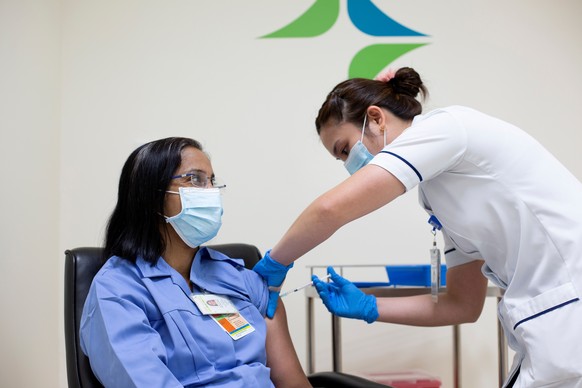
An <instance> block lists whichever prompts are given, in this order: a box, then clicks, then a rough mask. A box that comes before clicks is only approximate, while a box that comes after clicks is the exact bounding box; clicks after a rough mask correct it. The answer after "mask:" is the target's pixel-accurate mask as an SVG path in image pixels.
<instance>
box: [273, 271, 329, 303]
mask: <svg viewBox="0 0 582 388" xmlns="http://www.w3.org/2000/svg"><path fill="white" fill-rule="evenodd" d="M330 277H331V275H329V274H328V275H327V276H325V277H324V278H322V279H321V280H324V279H329V278H330ZM312 285H313V281H311V282H309V283H307V284H304V285H303V286H301V287H297V288H294V289H292V290H290V291H286V292H283V293H282V294H281V295H279V296H280V297H281V298H282V297H284V296H287V295H289V294H292V293H294V292H297V291H299V290H302V289H304V288H305V287H309V286H312Z"/></svg>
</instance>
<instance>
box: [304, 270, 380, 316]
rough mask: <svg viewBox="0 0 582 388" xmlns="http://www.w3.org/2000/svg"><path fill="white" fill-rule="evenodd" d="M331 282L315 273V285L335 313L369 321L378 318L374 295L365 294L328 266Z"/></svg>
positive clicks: (322, 298)
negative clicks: (322, 279)
mask: <svg viewBox="0 0 582 388" xmlns="http://www.w3.org/2000/svg"><path fill="white" fill-rule="evenodd" d="M327 273H328V274H330V275H331V280H332V281H331V282H329V283H327V282H324V281H321V279H319V278H318V277H317V276H315V275H313V276H312V280H313V285H314V286H315V288H316V289H317V293H318V294H319V296H320V297H321V300H322V301H323V304H324V305H325V307H327V309H328V310H329V311H330V312H331V313H332V314H335V315H338V316H340V317H345V318H356V319H363V320H364V321H366V322H368V323H372V322H374V321H375V320H376V319H378V307H377V306H376V297H375V296H374V295H366V294H364V293H363V292H362V291H361V290H360V289H358V287H356V286H355V285H354V284H353V283H352V282H350V281H349V280H348V279H346V278H343V277H341V276H340V275H338V274H337V273H336V272H335V271H334V270H333V267H327Z"/></svg>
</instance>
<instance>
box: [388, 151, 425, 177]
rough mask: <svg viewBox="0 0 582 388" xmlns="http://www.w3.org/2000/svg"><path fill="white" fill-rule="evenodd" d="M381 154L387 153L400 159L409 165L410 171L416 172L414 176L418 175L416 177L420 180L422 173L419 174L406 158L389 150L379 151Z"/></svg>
mask: <svg viewBox="0 0 582 388" xmlns="http://www.w3.org/2000/svg"><path fill="white" fill-rule="evenodd" d="M380 152H381V153H383V154H388V155H392V156H394V157H396V158H398V159H400V160H402V161H403V162H404V163H406V165H407V166H408V167H410V168H411V169H412V171H414V173H415V174H416V176H417V177H418V179H419V180H420V181H421V182H422V175H420V172H418V170H417V169H416V168H415V167H414V166H413V165H412V164H411V163H410V162H409V161H408V160H406V159H404V158H403V157H402V156H400V155H396V154H395V153H394V152H390V151H380Z"/></svg>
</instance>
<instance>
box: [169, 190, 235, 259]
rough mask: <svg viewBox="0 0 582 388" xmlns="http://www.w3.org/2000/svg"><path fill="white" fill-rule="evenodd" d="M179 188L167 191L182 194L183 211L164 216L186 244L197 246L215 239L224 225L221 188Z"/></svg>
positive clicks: (192, 246) (191, 246)
mask: <svg viewBox="0 0 582 388" xmlns="http://www.w3.org/2000/svg"><path fill="white" fill-rule="evenodd" d="M179 190H180V191H179V192H176V191H166V192H167V193H170V194H179V195H180V201H181V203H182V211H181V212H180V213H178V214H176V215H175V216H173V217H166V216H164V217H165V218H166V222H167V223H169V224H170V225H172V227H173V228H174V230H175V231H176V233H178V236H180V238H182V240H184V242H185V243H186V245H188V246H189V247H190V248H196V247H198V246H200V245H202V244H204V243H205V242H207V241H210V240H211V239H213V238H214V237H215V236H216V235H217V234H218V231H219V230H220V227H221V226H222V213H223V210H222V200H221V197H220V190H219V189H217V188H212V189H201V188H197V187H180V189H179Z"/></svg>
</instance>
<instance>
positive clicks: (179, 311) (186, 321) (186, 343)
mask: <svg viewBox="0 0 582 388" xmlns="http://www.w3.org/2000/svg"><path fill="white" fill-rule="evenodd" d="M230 299H231V301H232V302H233V304H234V305H235V307H236V308H237V309H238V310H239V313H240V315H241V316H242V317H243V318H244V319H245V320H246V321H247V322H248V323H249V324H250V325H251V326H252V327H253V328H254V329H255V330H254V331H253V332H252V333H250V334H248V335H246V336H244V337H242V338H240V339H238V340H234V339H233V338H231V337H230V335H229V334H228V333H227V332H226V331H225V330H224V329H223V328H222V327H221V326H220V325H218V323H217V322H215V321H214V319H213V318H212V317H211V316H209V315H203V314H202V313H201V312H200V310H199V309H198V308H197V307H196V305H195V304H194V302H192V301H191V300H189V298H187V297H186V296H185V295H183V300H185V301H186V302H188V303H179V304H178V305H180V306H176V307H177V308H174V309H171V310H169V311H166V312H165V313H164V314H163V315H164V320H163V323H162V322H160V327H158V328H157V330H158V331H159V332H160V334H161V336H162V340H163V341H164V343H165V346H166V350H167V354H168V359H167V365H168V367H169V368H170V370H172V372H173V373H174V374H175V375H176V377H178V379H179V380H180V381H181V382H182V383H183V384H184V385H188V384H193V383H196V382H199V381H206V380H208V379H209V378H211V377H212V376H214V375H215V374H216V372H217V371H224V370H229V369H233V368H235V367H236V366H237V365H238V364H241V363H242V364H246V363H253V362H260V363H263V364H265V363H266V353H265V338H266V324H265V322H264V319H263V317H262V316H261V314H260V313H259V311H258V310H257V309H256V307H255V306H254V305H252V304H251V303H250V302H247V301H243V300H239V299H236V298H230ZM184 307H186V308H184ZM164 332H165V333H164ZM162 333H164V334H162ZM193 372H194V373H193Z"/></svg>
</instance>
